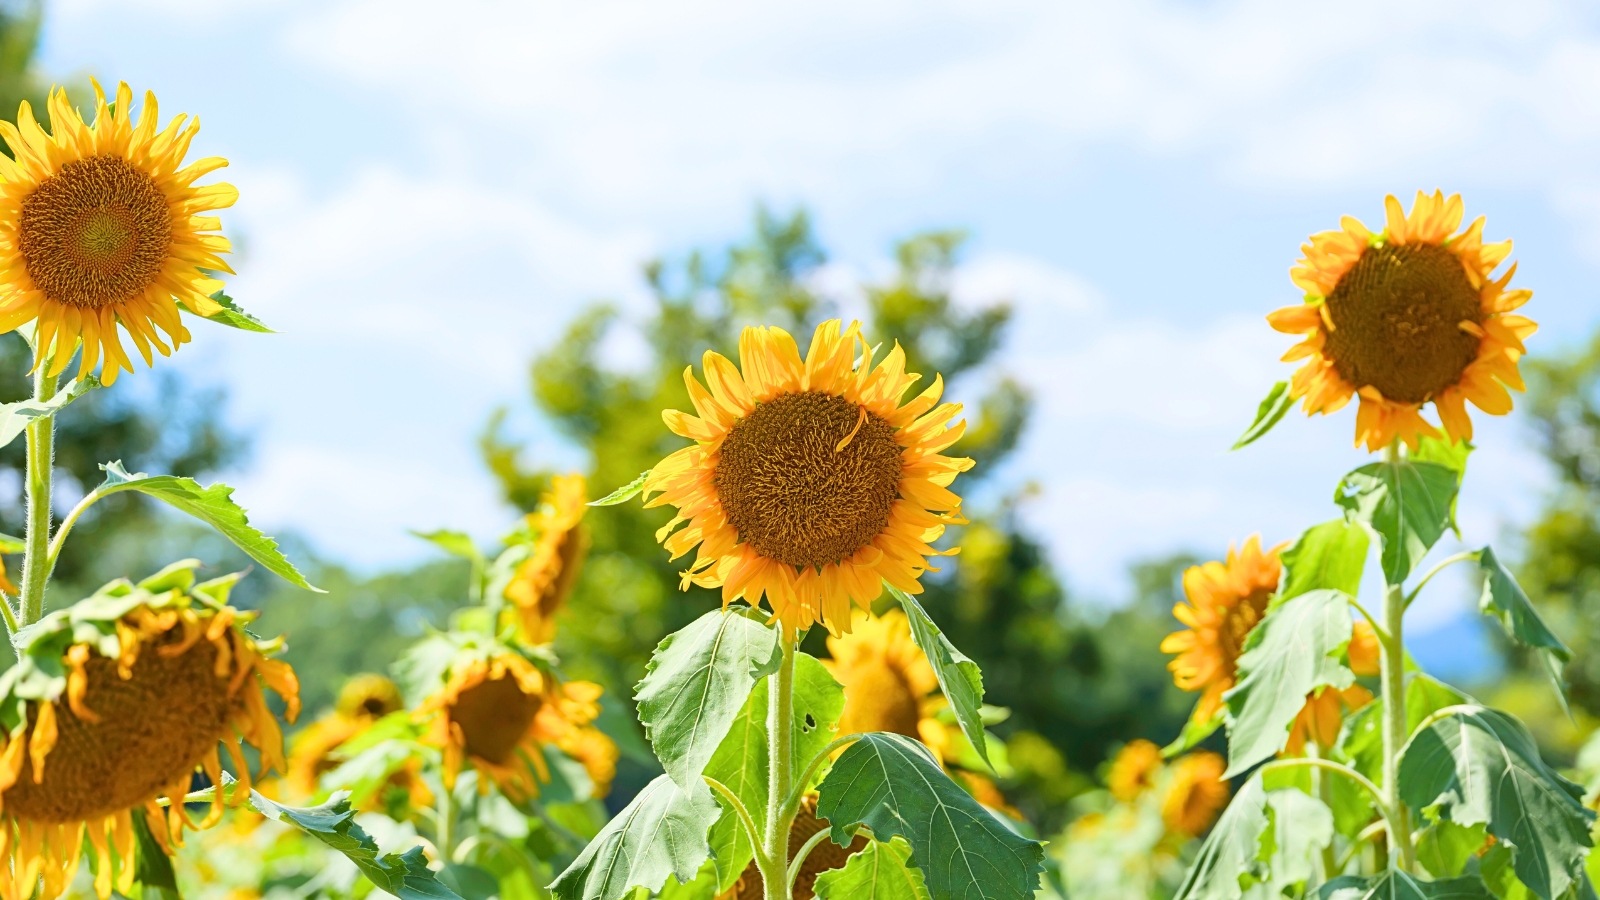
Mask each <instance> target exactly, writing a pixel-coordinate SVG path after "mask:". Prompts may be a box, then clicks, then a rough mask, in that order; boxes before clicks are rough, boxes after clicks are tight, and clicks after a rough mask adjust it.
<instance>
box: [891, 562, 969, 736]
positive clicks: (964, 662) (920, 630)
mask: <svg viewBox="0 0 1600 900" xmlns="http://www.w3.org/2000/svg"><path fill="white" fill-rule="evenodd" d="M883 586H884V588H885V589H887V590H888V591H889V593H890V594H893V595H894V597H895V599H897V600H899V601H900V608H901V609H904V610H905V613H906V620H907V621H909V622H910V623H911V639H912V640H913V641H916V644H917V646H918V647H919V648H921V650H922V652H923V655H925V656H927V657H928V662H929V663H931V664H932V665H933V674H934V675H935V676H936V677H938V679H939V689H940V690H942V691H944V696H945V699H946V700H948V701H950V708H951V709H952V710H954V711H955V714H956V721H957V722H958V723H960V725H961V733H962V734H964V735H966V736H967V740H968V741H971V742H972V748H973V749H974V750H976V751H978V756H980V757H982V758H983V761H984V763H985V764H986V765H991V767H992V764H990V763H989V745H988V742H987V741H986V740H985V739H984V733H983V671H982V670H980V669H979V668H978V664H977V663H975V662H973V661H972V660H971V659H969V658H967V656H966V654H964V653H962V652H961V651H960V650H957V649H956V645H955V644H952V643H950V639H949V638H947V637H945V636H944V632H942V631H940V630H939V626H937V625H935V624H933V619H932V617H930V616H929V615H928V613H927V611H926V610H924V609H923V608H922V604H920V603H918V602H917V600H916V598H915V597H912V596H910V595H909V594H907V593H906V592H905V591H902V590H900V589H899V588H897V587H895V586H894V585H892V584H889V583H888V582H884V585H883Z"/></svg>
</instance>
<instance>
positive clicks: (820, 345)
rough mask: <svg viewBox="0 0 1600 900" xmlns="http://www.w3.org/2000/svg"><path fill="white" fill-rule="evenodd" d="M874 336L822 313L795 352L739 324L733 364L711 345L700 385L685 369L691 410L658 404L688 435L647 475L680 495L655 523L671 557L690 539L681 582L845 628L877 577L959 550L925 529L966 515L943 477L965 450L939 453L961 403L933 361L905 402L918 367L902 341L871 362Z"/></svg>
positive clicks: (670, 495) (657, 490) (801, 624)
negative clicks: (926, 378)
mask: <svg viewBox="0 0 1600 900" xmlns="http://www.w3.org/2000/svg"><path fill="white" fill-rule="evenodd" d="M858 346H859V347H860V354H859V355H858V353H857V348H858ZM873 350H874V348H868V347H866V345H865V341H864V339H863V338H862V336H861V326H860V323H858V322H852V323H851V324H850V325H849V326H848V327H843V326H841V324H840V322H839V320H837V319H833V320H829V321H827V322H824V323H822V324H821V325H819V326H817V329H816V333H815V334H814V335H813V336H812V338H811V346H810V348H809V349H808V351H807V353H806V357H805V359H804V360H802V359H801V357H800V351H799V349H798V347H797V346H796V344H795V341H794V338H793V337H791V336H790V335H789V334H788V333H787V332H785V331H783V330H782V329H779V328H770V327H762V328H746V329H745V330H744V332H743V334H742V335H741V336H740V338H739V360H740V365H739V366H737V367H736V366H734V364H733V363H732V362H730V361H729V360H728V359H726V358H725V357H723V356H721V355H720V354H717V353H714V352H711V351H707V353H706V355H705V358H704V362H703V367H704V373H705V378H706V383H707V384H708V385H709V386H710V387H709V390H708V389H707V387H705V386H702V385H701V383H700V381H699V380H698V379H696V378H695V377H694V370H693V367H692V366H691V367H690V368H688V369H686V370H685V371H684V382H685V384H687V385H688V389H689V397H690V399H691V400H692V401H693V403H694V408H695V412H696V413H698V415H690V414H688V413H684V412H679V411H678V410H666V411H665V412H663V413H662V415H663V417H664V418H665V420H666V423H667V427H668V428H669V429H671V430H672V432H673V433H674V434H677V435H680V436H682V437H686V438H689V439H690V440H692V441H694V442H695V443H694V444H693V445H691V446H688V447H685V448H683V449H682V450H679V451H677V452H676V453H673V454H672V455H670V456H668V457H667V458H666V459H664V460H662V461H661V462H660V463H658V464H657V465H656V467H655V468H654V469H652V470H651V471H650V475H649V477H648V478H647V479H646V481H645V488H644V490H645V496H646V498H649V497H650V495H651V494H658V496H656V497H655V498H654V499H650V500H648V502H647V503H646V506H651V507H654V506H662V505H667V504H670V505H672V506H674V507H676V508H677V515H676V516H675V517H674V518H673V519H672V521H671V522H669V523H668V524H667V525H666V526H665V527H663V528H662V529H661V530H660V531H658V532H657V533H656V537H657V539H658V540H660V541H661V542H662V543H663V544H664V545H665V546H666V548H667V549H668V550H670V551H671V552H672V558H673V559H677V558H678V557H680V556H682V555H684V554H685V553H688V552H689V551H690V550H691V549H694V548H695V547H696V545H698V546H699V553H698V554H697V556H696V557H695V561H694V563H693V564H692V565H691V566H690V567H689V569H688V570H687V571H685V572H684V573H683V586H684V587H685V588H687V587H688V586H689V584H691V583H692V584H698V585H701V586H703V587H711V588H717V587H720V588H721V589H722V600H723V603H724V604H727V603H731V602H732V601H734V600H737V599H740V598H743V599H745V600H746V601H747V602H749V603H750V604H751V605H755V606H759V605H760V603H761V601H762V598H763V597H765V598H766V603H767V605H768V606H769V607H770V608H771V610H772V613H773V615H774V617H775V618H776V619H777V620H778V621H781V622H782V623H783V625H784V627H785V628H787V629H790V630H794V629H801V628H807V627H809V626H811V625H812V624H813V623H816V622H821V623H823V625H825V626H826V627H827V628H828V629H829V631H830V632H833V633H840V632H843V631H845V630H847V629H849V627H850V605H851V603H852V602H854V603H855V604H857V605H859V606H862V607H865V606H867V605H868V604H870V603H871V602H872V601H873V600H874V599H875V598H876V597H877V596H878V594H879V593H880V592H881V591H882V582H883V581H884V580H887V581H888V582H889V583H890V584H892V585H894V586H895V587H897V588H899V589H901V590H903V591H906V592H907V593H913V594H914V593H919V592H920V591H921V590H922V587H921V584H920V583H919V582H918V580H917V579H918V578H919V577H920V576H921V575H922V573H923V572H925V571H927V570H928V557H931V556H938V555H944V554H949V553H954V552H955V551H953V550H950V551H942V552H941V551H938V550H935V549H934V548H933V547H932V546H931V545H930V544H931V542H932V541H935V540H937V539H938V538H939V537H940V536H941V535H942V534H943V533H944V529H945V526H946V525H950V524H959V523H964V522H965V520H964V519H962V518H961V517H960V509H961V498H960V497H958V496H956V495H955V494H954V493H951V491H950V489H949V488H950V484H951V483H952V482H953V481H954V480H955V477H956V475H957V474H959V473H961V472H964V471H966V470H967V469H970V468H971V467H972V460H970V459H954V458H950V457H947V456H943V455H942V454H941V451H943V450H945V449H946V448H948V447H949V446H950V445H952V444H954V443H955V442H956V441H957V440H959V439H960V438H961V435H962V434H963V433H964V431H965V428H966V422H965V421H964V420H963V421H961V422H957V423H956V424H955V425H953V426H952V425H950V424H949V423H950V420H951V419H953V418H954V417H955V416H956V415H957V414H958V413H959V412H960V411H961V406H960V404H956V403H944V404H940V403H939V398H940V396H941V395H942V394H943V392H944V381H943V378H942V377H938V376H936V377H935V378H934V381H933V384H932V385H931V386H929V388H928V389H927V390H925V391H923V392H922V393H921V394H920V395H918V396H917V397H915V398H914V399H912V400H911V401H909V402H907V403H905V404H901V402H900V398H901V397H902V396H903V395H904V394H905V392H906V391H907V390H908V389H909V388H910V387H911V385H912V384H914V383H915V382H916V381H917V380H918V379H919V378H920V377H921V376H919V375H914V374H908V373H906V371H905V352H904V351H903V350H901V348H900V346H899V345H898V344H896V345H895V348H894V349H893V350H891V351H890V352H889V354H888V355H887V356H886V357H885V358H884V359H883V361H882V362H880V363H878V364H877V365H876V366H874V365H873V362H872V356H873ZM685 522H687V523H688V526H687V527H685V528H683V529H682V530H678V531H674V529H677V528H678V526H680V525H682V524H684V523H685Z"/></svg>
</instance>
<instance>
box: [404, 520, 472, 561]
mask: <svg viewBox="0 0 1600 900" xmlns="http://www.w3.org/2000/svg"><path fill="white" fill-rule="evenodd" d="M411 533H412V534H413V535H415V536H416V537H419V538H422V539H423V540H425V541H427V542H429V543H431V544H433V545H434V546H436V547H438V548H439V549H440V550H443V551H444V552H446V553H448V554H450V555H451V556H459V557H461V558H462V559H470V560H472V562H473V563H474V564H476V565H479V566H481V565H483V554H482V553H481V552H479V550H478V545H477V543H476V542H474V541H473V540H472V535H470V534H467V533H466V532H464V531H450V530H448V529H444V528H441V529H439V530H438V531H413V532H411Z"/></svg>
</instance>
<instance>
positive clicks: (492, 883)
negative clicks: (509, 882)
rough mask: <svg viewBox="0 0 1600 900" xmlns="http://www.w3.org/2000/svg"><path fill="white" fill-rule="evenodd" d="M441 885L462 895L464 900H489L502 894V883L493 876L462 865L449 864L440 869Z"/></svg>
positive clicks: (478, 869) (476, 868)
mask: <svg viewBox="0 0 1600 900" xmlns="http://www.w3.org/2000/svg"><path fill="white" fill-rule="evenodd" d="M439 883H440V884H443V885H444V886H445V887H447V888H449V889H450V890H452V891H454V892H455V893H456V894H458V895H460V897H461V898H462V900H489V898H490V897H494V896H497V895H499V893H500V882H499V881H498V880H496V878H495V877H494V875H493V874H491V873H489V872H486V871H484V870H483V869H480V868H478V867H477V866H468V865H463V864H461V863H449V864H447V865H446V866H445V867H444V868H442V869H440V870H439Z"/></svg>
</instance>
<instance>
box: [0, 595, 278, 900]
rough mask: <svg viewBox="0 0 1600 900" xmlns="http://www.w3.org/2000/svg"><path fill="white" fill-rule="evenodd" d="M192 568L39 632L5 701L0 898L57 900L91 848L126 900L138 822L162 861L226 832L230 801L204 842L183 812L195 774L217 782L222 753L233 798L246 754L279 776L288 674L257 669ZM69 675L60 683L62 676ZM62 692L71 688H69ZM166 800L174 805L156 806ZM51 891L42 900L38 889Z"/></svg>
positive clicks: (243, 780) (89, 603)
mask: <svg viewBox="0 0 1600 900" xmlns="http://www.w3.org/2000/svg"><path fill="white" fill-rule="evenodd" d="M188 565H189V564H188V563H183V564H179V565H178V566H177V567H169V569H167V570H165V571H163V572H162V573H158V574H157V575H155V576H152V578H150V579H146V580H145V581H144V582H141V583H140V585H138V586H135V585H133V584H130V583H129V582H127V581H125V580H124V581H118V582H113V583H112V584H110V585H107V586H106V587H104V588H101V590H100V591H99V592H97V593H96V594H95V595H94V596H92V597H90V598H88V599H87V600H84V601H82V602H80V603H77V604H75V605H74V606H72V607H71V608H69V609H65V610H61V611H58V612H55V613H52V614H50V615H49V616H46V617H45V618H44V619H42V620H41V621H40V622H39V623H38V624H36V625H35V626H33V630H32V631H31V632H30V633H29V637H30V638H31V642H30V643H29V644H28V645H27V646H26V647H23V648H22V650H21V657H22V659H21V661H20V662H19V663H18V664H17V665H16V667H14V668H13V669H11V670H10V671H9V672H8V673H7V678H6V681H5V688H4V694H3V696H0V725H3V727H4V730H5V732H6V734H5V740H4V749H3V750H0V803H3V805H4V812H3V815H0V853H3V854H4V862H3V863H0V897H4V898H5V900H28V898H29V897H30V896H33V897H37V898H39V900H52V898H54V897H57V896H59V895H60V894H61V892H62V891H63V890H64V889H65V888H66V886H67V885H68V884H69V883H70V881H71V880H72V877H73V875H74V874H75V873H76V872H77V868H78V861H79V854H80V852H81V850H82V848H83V840H84V837H85V835H86V834H87V837H88V841H89V845H90V847H91V848H92V849H93V852H94V854H95V857H96V865H95V871H96V876H95V890H96V892H97V893H98V894H99V896H100V897H101V898H106V897H109V896H110V894H111V891H112V889H113V887H114V888H115V889H116V890H117V891H119V892H121V893H124V894H125V893H127V892H128V891H129V889H130V888H131V887H132V883H133V878H134V852H135V851H134V843H135V840H134V838H135V826H134V821H135V819H136V818H141V819H142V822H143V824H144V825H146V826H147V827H148V829H149V831H150V833H151V834H152V835H153V836H154V838H155V840H156V841H157V843H158V844H160V846H161V847H162V849H164V850H166V851H167V852H169V853H170V852H171V849H172V847H173V846H175V845H178V844H181V838H182V832H183V829H184V828H186V827H189V828H193V827H200V828H207V827H210V826H211V825H212V824H215V823H216V821H217V820H218V819H219V818H220V817H221V816H222V813H223V803H224V799H223V793H222V792H220V791H219V792H217V793H216V794H215V796H214V799H213V801H212V806H211V812H210V814H209V815H207V816H206V817H205V819H204V821H202V822H201V823H200V824H199V825H198V826H196V825H195V823H194V822H193V821H192V820H190V818H189V814H188V812H187V811H186V810H185V808H184V804H183V803H182V802H181V801H182V798H183V796H184V795H185V794H186V793H188V791H189V786H190V778H191V776H192V775H193V774H194V772H195V771H196V770H197V769H198V770H201V771H203V772H204V773H205V774H206V775H207V777H209V778H210V780H211V782H212V783H213V784H216V783H219V782H220V781H221V779H222V761H221V758H220V757H219V755H218V749H217V748H218V745H219V744H221V746H222V747H223V748H225V749H226V750H227V751H228V758H229V759H230V760H231V761H232V769H233V772H234V773H235V774H236V775H237V776H238V779H239V782H240V783H239V785H238V789H237V790H236V791H234V793H233V802H234V803H235V804H237V803H242V802H243V801H244V800H246V799H248V797H249V788H250V784H251V775H250V770H249V767H248V765H247V764H246V761H245V757H244V754H243V752H242V747H241V744H240V740H241V739H243V741H244V743H248V744H250V745H252V746H254V747H255V748H256V749H257V750H258V751H259V753H260V755H261V768H262V770H263V771H265V770H267V769H277V770H278V771H280V772H281V771H283V769H284V761H283V739H282V734H281V733H280V731H279V729H278V723H277V720H276V719H274V718H273V715H272V713H271V712H270V711H269V710H268V709H267V704H266V698H265V695H264V692H263V690H262V688H263V687H270V688H272V689H273V690H274V691H276V692H277V693H278V694H279V695H280V696H281V697H282V698H283V699H284V700H285V701H286V703H287V704H288V711H287V715H288V718H289V719H290V721H293V719H294V717H295V715H296V714H297V713H298V711H299V684H298V682H297V681H296V679H295V675H294V672H293V670H291V669H290V668H289V667H288V666H287V665H286V664H284V663H282V662H279V661H277V660H273V659H268V658H266V657H265V656H263V655H262V653H263V651H264V650H266V649H268V647H266V646H263V645H261V644H258V643H257V642H256V641H255V640H254V639H253V638H251V637H250V635H249V634H247V633H246V632H245V630H244V628H243V625H244V624H245V623H246V622H248V621H250V620H251V619H252V618H253V615H252V614H251V613H246V612H240V611H239V610H236V609H233V608H232V607H230V606H227V605H226V599H227V591H228V588H229V587H230V586H231V584H232V581H231V580H228V579H223V580H219V581H216V582H209V583H207V584H204V585H199V586H195V585H193V580H194V576H193V572H192V570H191V569H190V568H187V567H186V566H188ZM63 670H64V671H65V672H66V678H65V679H60V678H59V676H55V675H53V674H52V673H53V672H60V671H63ZM63 682H64V683H63ZM162 800H166V801H169V804H168V805H166V806H163V805H161V803H160V802H159V801H162ZM41 878H42V880H43V885H42V888H40V889H39V892H38V893H35V890H36V886H37V885H38V883H39V881H40V879H41Z"/></svg>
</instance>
